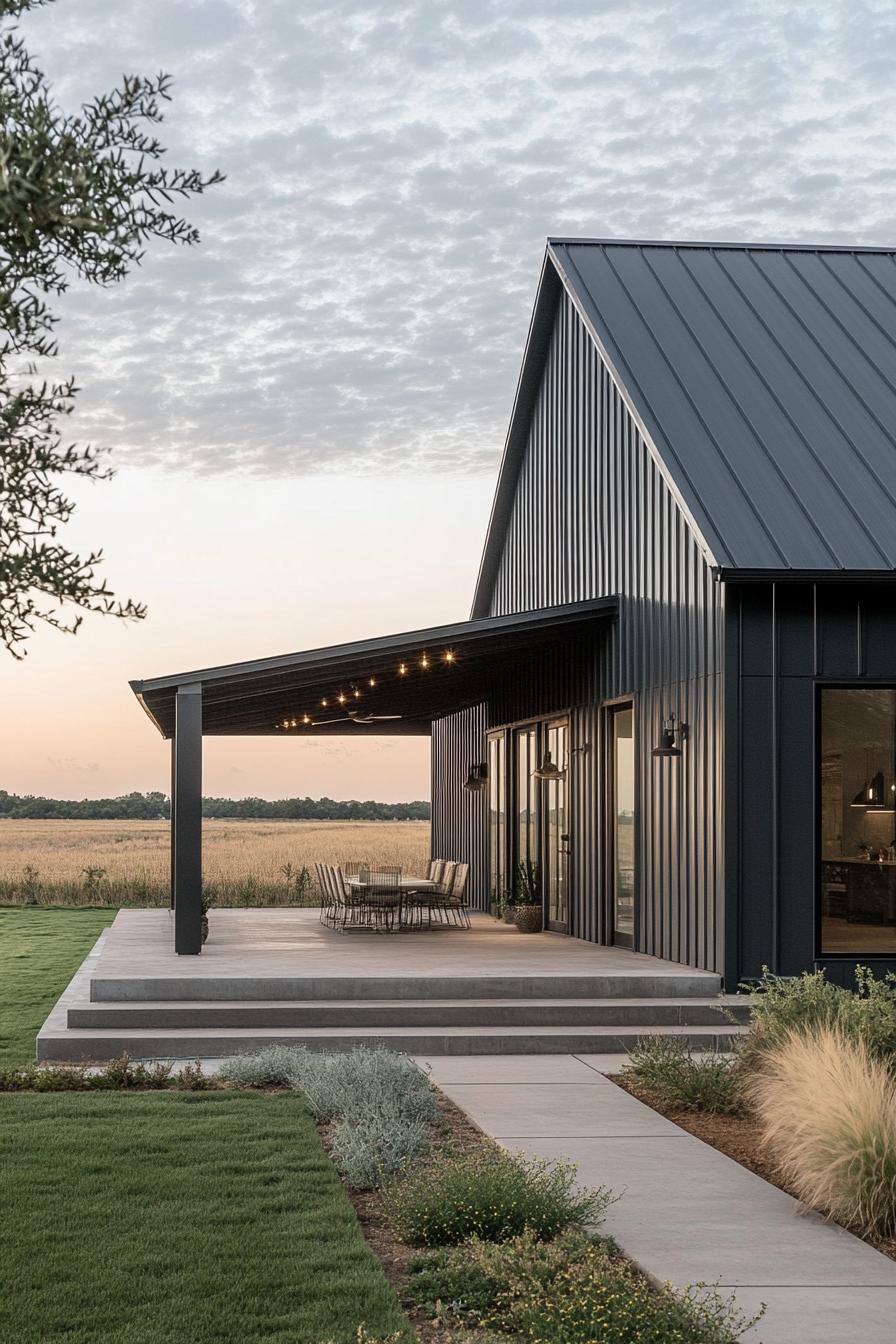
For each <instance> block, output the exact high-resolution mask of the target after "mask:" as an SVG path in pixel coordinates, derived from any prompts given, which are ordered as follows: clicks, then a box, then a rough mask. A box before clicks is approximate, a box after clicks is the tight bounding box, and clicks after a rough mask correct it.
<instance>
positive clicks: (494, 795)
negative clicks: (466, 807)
mask: <svg viewBox="0 0 896 1344" xmlns="http://www.w3.org/2000/svg"><path fill="white" fill-rule="evenodd" d="M506 863H507V776H506V773H505V761H504V734H503V732H501V733H492V735H491V736H490V737H489V739H488V865H489V892H490V894H491V899H492V900H493V901H499V900H501V898H502V897H503V895H504V893H505V892H506V890H507V885H508V884H507V873H506V871H505V867H506Z"/></svg>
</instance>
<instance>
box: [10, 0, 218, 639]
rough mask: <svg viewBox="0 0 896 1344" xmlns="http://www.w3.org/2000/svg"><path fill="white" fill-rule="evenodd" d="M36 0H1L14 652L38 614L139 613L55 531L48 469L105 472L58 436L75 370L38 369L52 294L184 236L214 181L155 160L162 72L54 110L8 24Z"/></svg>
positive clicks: (58, 515) (190, 233)
mask: <svg viewBox="0 0 896 1344" xmlns="http://www.w3.org/2000/svg"><path fill="white" fill-rule="evenodd" d="M43 3H44V0H0V20H4V19H5V20H6V21H7V25H6V27H5V29H2V30H0V640H2V642H3V643H4V644H5V645H6V647H7V649H8V650H9V651H10V652H11V653H12V654H13V656H14V657H21V656H23V654H24V652H25V650H24V645H25V643H26V641H27V639H28V636H29V635H30V634H31V633H33V631H34V630H35V628H36V627H37V625H38V623H41V622H43V623H45V624H48V625H51V626H53V627H55V628H56V629H59V630H63V631H66V632H69V633H74V632H75V631H76V630H77V629H78V627H79V625H80V624H81V620H82V615H81V613H82V612H85V611H89V612H97V613H100V614H102V615H110V616H117V617H119V618H121V619H125V620H139V619H140V618H142V617H143V616H144V615H145V607H143V606H142V605H141V604H139V603H136V602H134V601H132V600H130V599H128V600H126V601H123V602H121V601H118V600H116V598H115V597H114V594H113V593H112V592H111V590H110V589H109V587H108V586H107V584H106V583H105V582H104V581H102V580H100V579H99V578H98V577H97V574H96V570H97V567H98V565H99V564H100V562H101V560H102V552H101V551H95V552H92V553H91V554H90V555H87V556H85V557H79V556H76V555H74V554H72V553H71V552H70V551H69V550H67V549H66V547H65V546H64V545H63V544H62V543H61V542H60V541H59V540H58V538H57V530H58V528H59V527H60V526H62V525H64V524H65V523H66V522H68V520H69V518H70V517H71V515H72V512H73V509H74V505H73V503H72V501H71V500H70V499H68V498H67V497H66V495H65V494H64V493H63V491H62V490H61V489H60V487H59V485H58V484H57V479H58V478H59V477H60V476H63V475H65V474H66V473H68V474H72V475H76V476H82V477H88V478H90V479H92V480H103V479H107V478H108V477H109V476H110V475H111V472H110V470H109V469H108V467H106V466H104V465H103V462H102V459H101V455H100V454H99V453H98V452H97V451H96V450H94V449H92V448H90V447H81V446H76V445H74V444H64V442H63V438H62V434H61V431H60V428H59V425H60V422H61V421H62V419H63V418H64V417H65V416H67V415H69V414H70V413H71V411H72V408H73V404H74V398H75V396H76V394H77V390H78V389H77V387H76V386H75V384H74V382H73V381H72V380H68V381H63V382H58V381H52V380H50V379H49V378H39V367H40V365H41V364H42V363H44V362H46V361H49V360H51V359H53V358H55V356H56V354H57V347H56V341H55V338H54V328H55V325H56V321H57V318H56V316H55V314H54V313H53V311H52V309H51V307H50V304H49V302H48V300H49V299H50V298H51V297H52V296H54V295H56V296H58V295H60V294H63V293H64V292H65V291H66V290H67V289H68V287H69V284H70V283H71V280H72V278H73V277H74V278H77V279H80V280H83V281H86V282H87V283H88V284H96V285H102V286H107V285H112V284H117V283H118V282H119V281H121V280H123V279H124V278H125V276H126V275H127V274H128V273H129V271H130V269H131V268H132V267H133V266H136V265H139V264H140V261H141V260H142V257H143V247H144V244H145V243H146V242H147V240H149V239H151V238H161V239H163V240H164V241H167V242H170V243H175V244H180V245H183V246H193V245H194V244H195V243H197V242H198V241H199V234H198V232H197V230H196V229H195V227H194V226H193V225H191V224H190V223H189V222H188V221H187V220H185V219H182V218H181V217H180V216H179V215H178V214H177V211H176V210H175V209H173V208H172V206H173V205H174V203H175V202H176V201H177V200H178V199H182V198H185V197H189V196H195V195H201V193H202V192H203V191H205V190H206V189H207V188H208V187H210V186H213V185H215V184H216V183H218V182H220V181H222V180H223V179H222V176H221V174H220V173H218V172H213V173H211V174H208V175H203V174H202V173H201V172H200V171H198V170H197V169H182V168H169V167H167V166H163V165H162V163H161V162H160V161H161V159H162V157H163V155H164V153H165V149H164V146H163V145H162V144H161V142H160V141H159V139H158V138H157V137H156V135H155V134H154V132H153V130H152V128H153V127H154V126H155V125H157V124H158V123H160V122H161V121H162V119H163V111H162V109H163V105H164V104H165V103H166V102H168V101H169V100H170V88H171V80H170V77H169V76H168V75H166V74H164V73H160V74H158V75H155V76H152V77H146V76H142V75H127V76H125V77H124V78H123V80H122V82H121V84H120V85H119V87H118V88H116V89H113V90H112V91H111V92H110V93H104V94H100V95H98V96H97V97H96V98H94V99H93V100H92V101H91V102H89V103H86V104H85V105H84V106H83V107H82V108H81V110H80V111H79V112H78V113H77V114H74V115H68V114H65V113H63V112H62V111H61V110H60V109H59V108H58V107H57V105H56V104H55V103H54V101H53V99H52V95H51V92H50V89H49V87H48V84H47V81H46V79H45V77H44V75H43V73H42V72H41V71H40V70H39V69H38V68H37V67H36V66H35V64H34V62H33V60H32V57H31V55H30V53H29V52H28V50H27V48H26V46H25V43H24V40H23V39H22V38H21V37H20V35H19V33H18V31H17V29H16V27H15V24H14V22H13V23H10V20H15V18H16V17H18V16H19V15H21V14H23V13H24V12H25V11H27V10H29V9H32V8H36V7H37V6H38V5H40V4H43ZM72 608H75V610H74V611H72V610H71V609H72Z"/></svg>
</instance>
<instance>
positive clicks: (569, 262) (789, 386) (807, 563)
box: [477, 239, 896, 607]
mask: <svg viewBox="0 0 896 1344" xmlns="http://www.w3.org/2000/svg"><path fill="white" fill-rule="evenodd" d="M550 270H553V271H555V272H556V274H557V275H558V276H559V278H560V280H561V281H562V283H563V284H564V285H565V287H566V289H567V290H568V291H569V293H570V296H571V297H572V299H573V302H574V303H575V304H576V306H577V308H578V310H579V312H580V313H581V315H582V317H583V319H584V321H585V323H586V325H587V326H588V327H589V329H590V330H591V333H592V335H593V337H594V338H595V340H596V343H597V344H598V347H599V348H602V353H603V354H604V355H605V357H606V358H607V360H608V362H609V364H610V365H611V368H612V371H613V372H614V374H615V376H616V377H617V379H618V381H619V383H620V385H621V388H622V390H623V392H624V394H625V395H626V397H627V400H628V401H629V403H630V405H631V408H632V410H633V411H634V413H635V416H636V419H638V420H639V421H640V423H641V426H642V427H643V429H644V430H645V431H646V435H647V438H648V440H649V441H650V444H651V446H652V448H653V450H654V452H655V453H656V455H657V457H658V458H659V460H660V463H661V465H662V466H663V468H664V470H665V472H666V474H667V477H668V479H669V481H670V484H671V485H672V487H673V489H674V491H675V493H676V494H677V495H678V497H679V499H680V501H681V503H682V505H683V507H684V509H685V512H686V513H687V514H688V515H689V516H690V519H691V522H692V524H693V526H694V529H695V531H696V532H697V534H698V536H699V537H700V538H701V539H702V542H703V544H704V548H705V550H706V552H707V557H708V559H709V560H710V562H711V563H712V564H714V565H715V566H717V567H718V568H720V569H721V570H723V571H726V572H727V571H731V570H734V571H740V570H743V571H754V570H758V571H766V570H767V571H779V572H780V571H786V570H795V571H831V572H837V571H860V572H863V573H864V572H870V571H883V572H886V571H892V570H894V569H896V249H890V248H845V247H825V246H814V245H809V244H805V245H800V244H797V245H773V244H759V245H755V244H733V243H675V242H670V243H663V242H657V243H654V242H628V241H615V240H595V241H591V240H581V239H551V240H549V243H548V249H547V257H546V268H545V271H546V277H545V279H543V281H542V289H543V288H544V287H545V285H546V278H547V272H548V271H550ZM539 298H541V291H540V295H539ZM538 307H539V301H536V311H537V310H538ZM542 324H543V322H542ZM539 357H540V356H539V350H538V349H535V350H533V348H532V345H531V342H530V348H529V349H528V350H527V357H526V360H525V362H524V368H523V373H522V374H521V379H520V391H519V392H518V396H517V406H516V408H515V412H514V415H515V418H516V417H517V416H519V415H520V414H523V415H525V407H526V405H527V404H528V402H529V400H531V389H530V393H529V395H528V396H527V395H525V388H526V384H527V383H529V384H532V383H533V382H537V381H538V379H539V378H540V367H538V365H539ZM512 445H515V448H514V452H515V453H516V454H517V456H518V458H521V455H522V452H524V451H525V435H524V434H523V433H522V432H521V429H520V427H519V426H517V428H516V431H515V433H514V432H513V427H512V431H511V434H510V435H509V436H508V450H507V452H506V458H507V459H512V458H513V455H514V452H512V451H511V446H512ZM517 468H518V461H517V462H516V463H514V461H512V460H507V461H505V465H504V467H503V468H502V477H501V483H500V485H499V493H498V497H497V498H496V508H495V511H494V513H493V522H492V525H493V526H494V527H496V528H498V529H500V528H501V527H502V516H503V514H504V512H505V509H506V507H507V496H508V494H509V495H510V496H512V493H513V488H514V487H515V480H516V471H517ZM502 492H503V497H504V505H503V506H499V505H500V500H501V498H502ZM497 550H498V547H497V546H496V538H495V537H491V538H490V540H489V542H488V543H487V545H486V561H485V562H484V565H483V573H482V575H481V577H480V589H479V592H478V594H477V607H481V606H482V603H483V601H484V599H485V593H484V591H483V586H484V585H485V586H487V585H488V582H489V575H488V571H489V569H490V568H491V563H492V562H493V559H494V557H495V554H496V552H497ZM489 557H491V558H492V559H491V560H489Z"/></svg>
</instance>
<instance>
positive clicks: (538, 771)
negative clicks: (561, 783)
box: [532, 751, 566, 784]
mask: <svg viewBox="0 0 896 1344" xmlns="http://www.w3.org/2000/svg"><path fill="white" fill-rule="evenodd" d="M532 778H533V779H543V780H544V781H545V782H546V783H547V784H550V783H551V781H552V780H555V779H557V780H560V779H565V778H566V771H565V770H561V769H560V767H559V765H555V764H554V762H553V761H552V760H551V753H550V752H549V751H546V752H545V754H544V757H543V758H542V762H541V765H539V766H537V767H536V768H535V769H534V770H533V771H532Z"/></svg>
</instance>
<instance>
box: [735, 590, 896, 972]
mask: <svg viewBox="0 0 896 1344" xmlns="http://www.w3.org/2000/svg"><path fill="white" fill-rule="evenodd" d="M728 590H729V591H728V599H727V603H728V627H729V633H728V654H727V671H726V676H727V681H728V686H727V690H726V700H727V702H728V704H729V720H730V728H729V743H730V746H729V751H728V756H729V760H728V771H729V776H730V777H731V778H732V780H736V783H737V788H736V792H735V791H734V790H729V806H730V809H731V811H730V818H729V827H728V829H729V837H730V839H729V872H728V896H727V903H728V909H729V912H730V913H729V916H728V924H729V938H728V943H729V946H728V954H727V969H726V978H727V979H729V980H730V981H734V980H736V979H737V978H739V977H746V976H755V975H758V974H759V973H760V972H761V970H762V967H763V966H764V965H766V966H770V967H771V968H772V969H773V970H775V971H777V972H779V973H780V974H782V975H796V974H798V973H799V972H800V971H804V970H807V969H811V967H812V966H813V964H819V965H824V966H825V969H826V971H827V973H828V975H829V976H830V977H831V978H832V979H834V980H837V981H839V982H840V983H843V984H850V983H852V980H853V974H854V971H855V965H856V962H855V960H852V959H849V958H844V959H840V958H834V959H830V958H827V959H825V960H824V961H823V962H819V963H815V961H814V958H815V918H816V867H815V863H816V847H817V843H818V841H817V830H816V826H817V818H816V792H815V790H816V730H815V696H816V686H817V685H819V684H825V683H829V684H830V683H833V684H837V683H839V684H844V683H846V684H849V683H855V684H857V685H861V684H862V683H863V682H875V681H878V682H881V681H889V682H891V683H892V684H896V603H894V596H893V586H892V585H890V584H877V585H869V586H861V585H857V584H840V583H821V584H817V585H816V584H810V583H806V584H795V583H781V584H777V585H775V584H749V585H747V584H744V585H739V586H735V585H728ZM871 960H873V959H872V958H869V957H867V956H862V957H859V958H858V961H859V962H868V961H871ZM875 964H876V965H877V964H878V963H875ZM879 969H892V970H896V959H893V960H891V961H885V962H884V963H883V965H882V966H879Z"/></svg>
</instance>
